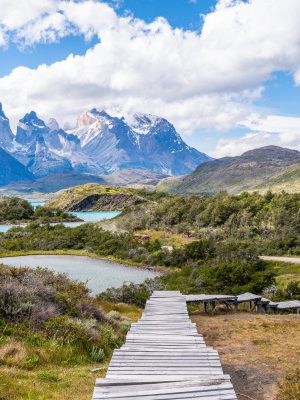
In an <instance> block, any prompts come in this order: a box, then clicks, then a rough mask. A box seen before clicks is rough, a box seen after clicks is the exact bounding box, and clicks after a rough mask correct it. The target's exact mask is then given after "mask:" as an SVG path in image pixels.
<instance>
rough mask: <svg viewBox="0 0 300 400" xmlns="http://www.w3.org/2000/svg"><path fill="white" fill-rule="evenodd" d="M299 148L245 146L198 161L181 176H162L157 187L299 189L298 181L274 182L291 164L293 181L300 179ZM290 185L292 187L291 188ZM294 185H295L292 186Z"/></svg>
mask: <svg viewBox="0 0 300 400" xmlns="http://www.w3.org/2000/svg"><path fill="white" fill-rule="evenodd" d="M298 167H300V152H299V151H298V150H292V149H287V148H283V147H279V146H264V147H261V148H258V149H253V150H249V151H247V152H245V153H243V154H242V155H241V156H236V157H223V158H220V159H216V160H212V161H208V162H205V163H203V164H201V165H199V166H198V167H197V168H196V169H195V171H193V172H192V173H191V174H189V175H186V176H185V177H179V178H178V179H177V178H173V179H168V178H167V179H165V180H162V181H161V182H160V183H159V184H158V186H157V187H158V189H160V190H167V191H169V192H172V193H180V194H199V193H215V192H217V191H219V190H226V191H227V192H228V193H232V194H237V193H240V192H242V191H255V190H257V191H261V192H264V191H266V190H269V189H270V190H274V191H279V190H283V189H284V190H287V191H293V190H299V188H300V184H299V185H298V184H294V185H293V186H292V187H289V181H290V179H291V177H289V176H286V181H285V184H284V185H282V184H281V186H280V184H276V179H277V180H278V179H279V177H280V176H284V174H287V173H288V171H289V170H290V169H293V168H294V174H293V175H292V178H293V182H294V181H296V182H297V181H298V182H300V168H298ZM293 187H294V188H295V189H293ZM296 187H297V188H298V189H296Z"/></svg>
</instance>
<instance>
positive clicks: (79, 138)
mask: <svg viewBox="0 0 300 400" xmlns="http://www.w3.org/2000/svg"><path fill="white" fill-rule="evenodd" d="M0 147H2V148H4V150H5V151H6V152H9V153H10V154H11V155H12V156H13V157H15V158H16V159H17V160H18V161H20V162H21V163H22V164H23V165H24V166H26V167H27V168H28V170H29V171H30V172H32V173H33V174H34V175H35V176H37V177H41V176H46V175H48V174H50V173H51V174H52V173H69V172H80V173H92V174H100V173H101V174H109V173H112V172H115V171H119V170H122V169H125V168H126V169H128V168H129V169H130V168H135V169H140V168H143V169H148V170H151V171H154V172H157V173H163V174H167V175H183V174H187V173H189V172H191V171H192V170H194V169H195V168H196V167H197V166H198V165H199V164H201V163H202V162H204V161H207V160H208V159H209V157H208V156H206V155H205V154H203V153H200V152H199V151H198V150H196V149H194V148H191V147H189V146H188V145H187V144H185V143H184V141H183V140H182V139H181V137H180V135H179V134H178V133H177V132H176V130H175V128H174V126H173V125H172V124H170V123H169V122H168V121H167V120H166V119H163V118H160V117H156V116H153V115H148V114H138V113H136V114H132V115H130V116H128V117H126V119H125V118H123V117H122V118H117V117H113V116H111V115H109V114H108V113H106V112H105V111H97V110H96V109H95V108H94V109H92V110H90V111H87V112H85V113H83V114H82V115H80V116H79V117H78V119H77V124H76V127H75V128H74V129H72V130H68V131H65V130H63V129H61V128H60V127H59V124H58V122H57V121H56V120H55V119H54V118H51V119H50V120H49V121H48V122H47V123H45V122H44V121H43V120H42V119H40V118H39V117H38V116H37V114H36V113H35V112H34V111H31V112H30V113H28V114H26V115H25V116H24V117H23V118H21V119H20V120H19V123H18V125H17V131H16V134H15V135H14V134H13V133H12V131H11V129H10V125H9V120H8V118H7V117H6V116H5V114H4V112H3V110H2V105H1V103H0Z"/></svg>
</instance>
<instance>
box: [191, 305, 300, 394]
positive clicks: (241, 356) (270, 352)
mask: <svg viewBox="0 0 300 400" xmlns="http://www.w3.org/2000/svg"><path fill="white" fill-rule="evenodd" d="M192 320H193V322H195V323H196V324H197V327H198V331H199V332H200V333H202V334H203V335H204V337H205V340H206V343H207V344H208V345H209V346H213V347H214V348H215V349H217V350H218V351H219V353H220V357H221V362H222V365H223V368H224V372H225V373H228V374H230V376H231V378H232V382H233V385H234V387H235V390H236V392H237V393H240V394H241V395H240V396H239V399H245V397H244V396H242V395H245V396H250V397H251V398H252V399H256V400H263V399H264V400H266V399H267V400H275V399H276V400H299V399H300V379H299V378H300V347H299V343H300V318H299V317H297V316H296V315H258V314H251V313H242V312H240V313H236V314H228V313H226V315H224V314H219V315H215V316H208V315H202V314H201V315H200V314H197V313H194V314H193V315H192Z"/></svg>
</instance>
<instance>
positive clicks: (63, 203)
mask: <svg viewBox="0 0 300 400" xmlns="http://www.w3.org/2000/svg"><path fill="white" fill-rule="evenodd" d="M157 197H158V198H160V197H165V194H160V193H156V192H153V191H143V190H137V189H129V188H125V187H116V186H108V185H97V184H92V183H91V184H86V185H80V186H76V187H73V188H70V189H65V190H62V191H60V192H58V193H57V194H56V196H55V197H54V198H53V199H52V200H50V201H49V202H48V203H47V206H49V207H54V208H60V209H62V210H65V211H115V210H116V211H119V210H123V209H124V208H126V207H131V206H134V205H137V204H140V203H143V202H146V201H152V200H155V199H156V198H157Z"/></svg>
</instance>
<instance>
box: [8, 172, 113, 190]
mask: <svg viewBox="0 0 300 400" xmlns="http://www.w3.org/2000/svg"><path fill="white" fill-rule="evenodd" d="M85 183H105V181H104V180H103V179H102V178H101V177H99V176H96V175H91V174H80V173H75V172H69V173H61V174H50V175H47V176H43V177H41V178H36V179H34V181H24V180H21V181H18V182H13V183H10V184H8V185H6V186H5V187H4V188H2V192H5V193H7V194H17V193H24V194H28V193H55V192H57V191H59V190H62V189H67V188H70V187H73V186H78V185H83V184H85Z"/></svg>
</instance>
